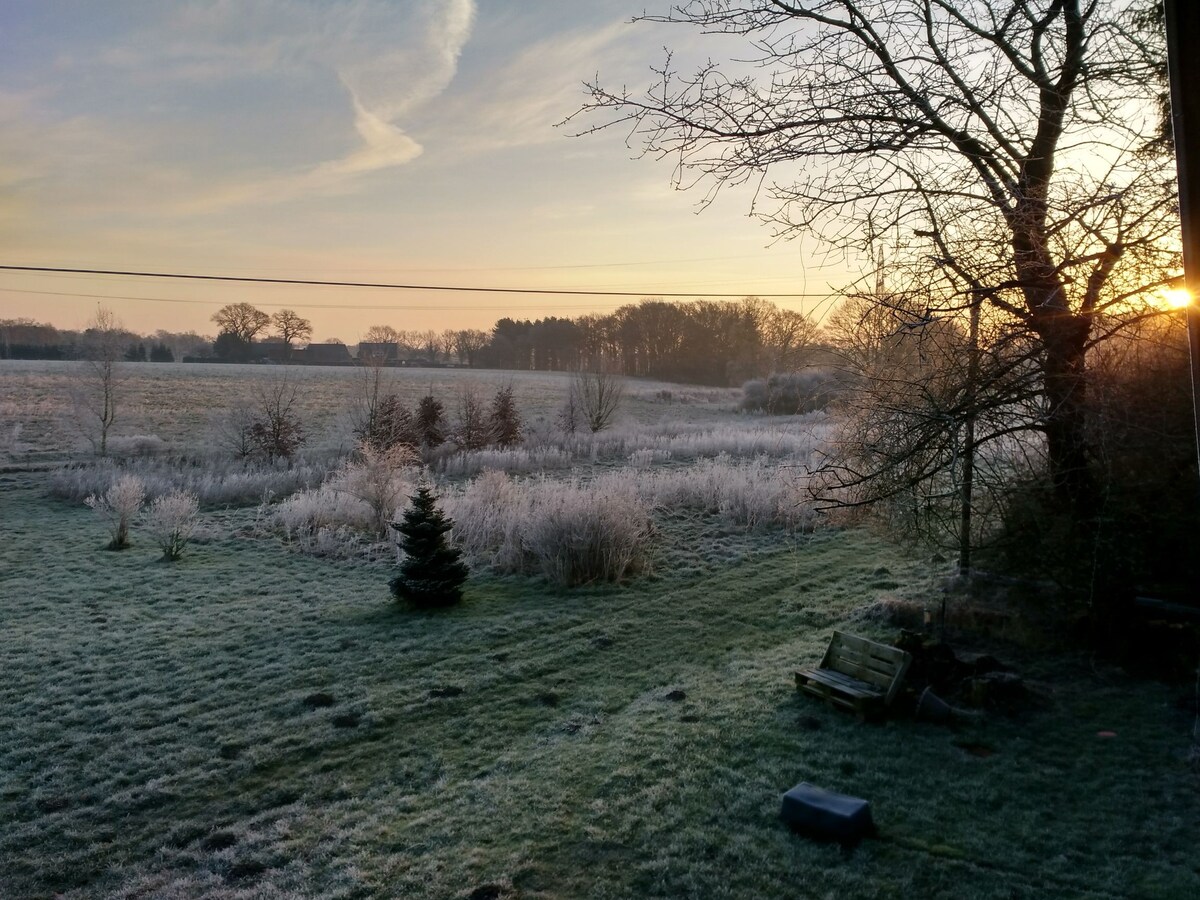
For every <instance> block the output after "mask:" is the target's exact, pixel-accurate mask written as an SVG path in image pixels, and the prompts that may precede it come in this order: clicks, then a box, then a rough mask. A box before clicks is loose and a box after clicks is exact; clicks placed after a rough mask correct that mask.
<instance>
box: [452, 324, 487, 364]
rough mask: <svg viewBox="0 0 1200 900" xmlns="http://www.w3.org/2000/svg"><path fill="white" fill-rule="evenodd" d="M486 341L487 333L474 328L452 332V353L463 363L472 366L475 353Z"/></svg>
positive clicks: (485, 344)
mask: <svg viewBox="0 0 1200 900" xmlns="http://www.w3.org/2000/svg"><path fill="white" fill-rule="evenodd" d="M487 343H488V334H487V332H485V331H480V330H478V329H475V328H468V329H463V330H460V331H456V332H454V353H455V355H456V356H457V357H458V361H459V362H460V363H462V364H464V365H468V366H472V367H473V366H474V365H475V357H476V354H478V353H479V351H480V350H482V349H483V348H484V347H486V346H487Z"/></svg>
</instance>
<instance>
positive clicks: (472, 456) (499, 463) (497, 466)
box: [437, 447, 575, 477]
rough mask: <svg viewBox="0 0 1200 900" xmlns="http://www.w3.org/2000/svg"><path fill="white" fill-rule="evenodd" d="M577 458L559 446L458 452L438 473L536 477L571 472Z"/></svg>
mask: <svg viewBox="0 0 1200 900" xmlns="http://www.w3.org/2000/svg"><path fill="white" fill-rule="evenodd" d="M574 463H575V457H574V456H573V455H572V454H571V453H569V452H567V451H566V450H562V449H559V448H557V447H537V448H526V447H514V448H512V449H507V450H502V449H499V448H489V449H486V450H475V451H471V452H463V453H455V454H453V455H451V456H447V457H445V458H444V459H442V460H441V461H440V462H439V464H438V466H437V470H438V472H439V473H440V474H442V475H446V476H449V477H463V476H471V475H478V474H479V473H480V472H483V471H486V470H489V469H490V470H496V471H502V472H514V473H522V474H533V473H535V472H549V471H552V470H554V469H569V468H570V467H571V466H572V465H574Z"/></svg>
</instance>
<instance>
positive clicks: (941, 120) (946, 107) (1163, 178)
mask: <svg viewBox="0 0 1200 900" xmlns="http://www.w3.org/2000/svg"><path fill="white" fill-rule="evenodd" d="M647 18H648V19H650V20H652V21H659V22H675V23H683V24H688V25H693V26H699V27H700V28H702V29H703V30H705V31H706V32H708V33H710V34H723V35H729V36H733V37H734V38H735V39H736V40H737V44H738V51H737V54H738V56H739V57H740V61H739V62H734V63H730V64H728V65H726V66H724V67H723V66H722V65H721V64H720V63H717V62H710V63H709V64H707V65H705V66H703V67H702V68H701V69H700V70H699V71H697V72H696V73H694V74H692V75H683V76H681V75H680V74H679V73H678V72H677V71H675V69H674V67H673V66H672V63H671V60H670V57H669V56H668V58H667V61H666V63H665V64H664V65H663V66H662V67H661V69H659V70H658V74H659V83H658V84H657V85H655V86H654V87H653V88H652V89H651V90H650V91H649V92H647V93H646V94H645V95H643V96H638V95H634V94H631V93H628V92H624V91H621V92H614V91H611V90H608V89H605V88H604V87H602V86H601V85H600V84H595V85H593V86H592V88H591V95H592V96H591V101H590V102H589V103H588V104H586V106H585V107H584V110H585V111H586V112H590V113H596V114H599V115H600V116H602V117H603V121H601V122H600V123H599V124H597V125H594V126H592V127H591V128H589V129H587V130H591V131H594V130H598V129H600V128H606V127H609V126H611V125H620V126H622V127H625V128H628V129H629V130H630V132H631V136H632V138H633V139H634V140H635V141H637V142H639V143H641V145H642V146H643V147H644V148H645V149H646V151H647V152H648V153H651V154H654V155H668V156H673V157H674V159H675V161H676V172H677V173H679V175H678V177H680V178H682V177H683V173H691V175H694V176H695V179H694V180H696V181H704V180H708V181H709V183H710V184H711V185H712V187H713V189H714V190H716V189H718V188H720V187H721V186H723V185H736V184H744V183H754V184H761V185H762V189H761V193H760V198H759V202H758V203H756V206H755V211H756V213H757V214H759V215H760V216H761V217H762V218H764V219H765V220H767V221H768V222H770V223H771V224H773V225H774V226H775V228H776V230H777V233H778V234H780V235H781V236H784V237H792V236H796V235H799V234H802V233H806V232H815V233H816V234H818V235H820V236H821V237H822V238H824V239H825V240H827V241H829V242H831V243H832V244H834V245H835V246H838V247H841V248H843V249H845V250H846V251H851V252H864V251H869V250H871V249H872V248H873V247H874V246H875V243H876V241H878V240H879V239H880V238H881V237H884V236H887V237H889V238H890V239H892V240H895V241H896V242H897V243H900V244H902V245H903V247H904V248H905V252H906V254H907V255H908V257H909V259H910V260H911V261H912V263H913V266H914V268H913V271H912V273H911V274H912V276H913V279H912V280H908V281H906V282H905V284H906V285H916V284H924V285H927V286H930V287H933V288H934V289H935V290H933V291H929V292H927V293H928V297H929V300H930V306H929V308H928V310H926V311H925V312H926V313H927V317H952V318H962V319H966V318H967V317H968V315H969V312H970V310H971V309H972V306H973V305H974V304H975V303H981V304H983V306H984V307H986V309H987V310H988V311H989V312H990V313H992V314H994V315H996V316H999V317H1000V318H1002V319H1003V321H1004V322H1005V324H1006V325H1007V326H1008V328H1009V330H1010V331H1020V332H1021V333H1022V334H1023V335H1024V336H1025V338H1027V339H1028V340H1029V341H1030V342H1031V345H1032V347H1033V352H1032V353H1030V354H1029V355H1028V360H1029V363H1030V364H1031V365H1032V366H1034V368H1035V371H1036V387H1037V391H1038V396H1037V398H1036V402H1035V403H1033V404H1029V405H1027V406H1024V407H1022V408H1021V409H1020V410H1019V411H1020V412H1022V413H1025V414H1027V418H1026V419H1025V420H1024V425H1025V427H1027V428H1029V429H1031V430H1035V431H1037V432H1038V433H1040V435H1041V436H1042V437H1043V439H1044V441H1045V446H1046V449H1047V458H1048V467H1049V475H1050V478H1051V481H1052V484H1053V487H1054V490H1055V492H1056V494H1057V496H1058V498H1059V501H1060V502H1061V503H1062V504H1063V505H1064V506H1065V507H1066V508H1068V509H1070V510H1072V511H1073V515H1074V516H1075V518H1076V519H1077V520H1079V521H1083V520H1085V519H1087V518H1088V517H1089V516H1091V515H1092V514H1093V512H1094V510H1095V509H1096V504H1097V500H1098V497H1097V492H1096V490H1095V484H1094V482H1093V480H1092V476H1091V473H1090V472H1089V458H1090V456H1091V448H1090V446H1089V440H1088V432H1087V429H1086V421H1085V409H1086V406H1085V403H1086V398H1087V370H1088V350H1089V348H1090V347H1091V346H1092V345H1093V344H1094V343H1095V342H1096V341H1097V340H1098V339H1102V338H1103V337H1104V335H1105V334H1106V333H1107V332H1106V331H1105V330H1104V328H1105V326H1102V322H1103V321H1107V320H1110V319H1112V318H1114V317H1116V318H1120V317H1121V316H1122V315H1123V314H1124V313H1126V312H1131V313H1136V312H1140V311H1141V310H1142V309H1144V307H1142V306H1141V305H1142V304H1143V303H1144V302H1145V297H1146V293H1147V291H1148V290H1149V289H1151V288H1154V287H1156V286H1158V285H1161V284H1163V283H1165V282H1166V281H1167V280H1169V278H1170V277H1171V275H1172V274H1173V270H1175V269H1176V268H1177V254H1176V247H1175V244H1174V240H1173V235H1174V234H1175V231H1176V229H1177V220H1176V217H1175V211H1174V209H1173V203H1172V198H1173V190H1174V188H1173V184H1172V179H1171V177H1170V174H1171V173H1170V172H1169V170H1168V166H1166V165H1164V161H1163V159H1162V158H1161V157H1157V156H1155V155H1153V154H1147V153H1141V152H1139V150H1141V148H1143V147H1144V146H1145V144H1146V141H1147V133H1148V132H1149V131H1152V130H1153V125H1154V118H1155V115H1154V113H1155V101H1156V92H1157V84H1156V82H1155V81H1154V79H1153V72H1154V65H1155V62H1156V57H1161V47H1160V46H1155V45H1154V39H1151V38H1149V37H1147V33H1146V32H1145V31H1138V30H1137V29H1135V28H1132V27H1130V25H1129V23H1128V22H1127V21H1126V20H1125V19H1124V18H1123V10H1122V5H1121V4H1117V3H1105V2H1094V0H1091V2H1089V0H887V2H884V0H793V2H786V0H751V2H732V0H692V2H685V3H683V4H681V5H679V6H677V7H674V8H673V10H672V12H670V13H668V14H666V15H664V16H651V17H647ZM747 53H748V54H749V57H748V58H747V55H746V54H747ZM760 73H761V74H760ZM689 177H690V176H689Z"/></svg>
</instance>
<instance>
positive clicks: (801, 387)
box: [741, 369, 843, 416]
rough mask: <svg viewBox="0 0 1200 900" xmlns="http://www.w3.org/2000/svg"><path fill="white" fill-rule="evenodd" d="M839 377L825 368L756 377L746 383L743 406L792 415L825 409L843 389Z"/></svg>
mask: <svg viewBox="0 0 1200 900" xmlns="http://www.w3.org/2000/svg"><path fill="white" fill-rule="evenodd" d="M842 390H843V385H842V383H841V380H840V379H839V378H838V376H837V375H836V374H835V373H833V372H830V371H828V370H824V369H806V370H805V371H803V372H777V373H776V374H774V375H772V376H771V377H770V378H768V379H767V380H766V381H764V380H762V379H761V378H755V379H753V380H751V381H747V382H746V383H745V384H744V385H742V404H741V405H742V409H745V410H749V411H751V412H765V413H767V414H769V415H776V416H790V415H795V414H797V413H807V412H815V411H816V410H819V409H825V408H826V407H828V406H829V404H830V403H832V402H833V401H834V400H835V399H836V398H837V397H838V395H839V394H840V393H841V392H842Z"/></svg>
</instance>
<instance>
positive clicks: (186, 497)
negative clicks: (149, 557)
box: [146, 491, 200, 559]
mask: <svg viewBox="0 0 1200 900" xmlns="http://www.w3.org/2000/svg"><path fill="white" fill-rule="evenodd" d="M199 511H200V501H199V500H197V499H196V495H195V494H190V493H188V492H186V491H172V492H171V493H169V494H164V495H163V496H161V497H157V498H155V500H154V501H153V502H152V503H151V504H150V508H149V509H148V510H147V511H146V528H147V530H148V531H149V532H150V534H151V535H152V536H153V537H154V540H155V541H156V542H157V543H158V546H159V547H161V548H162V552H163V559H179V557H180V556H181V555H182V554H183V548H184V547H186V546H187V544H188V541H189V540H191V538H192V534H193V533H194V532H195V530H196V525H197V514H198V513H199Z"/></svg>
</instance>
